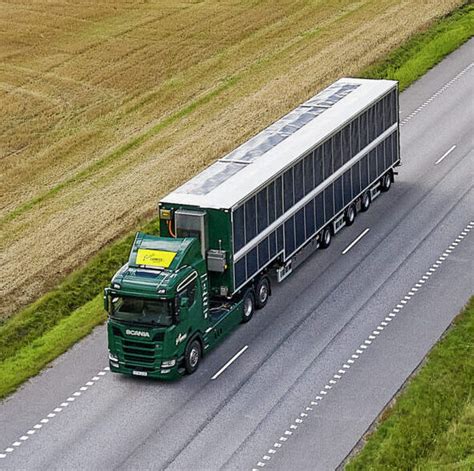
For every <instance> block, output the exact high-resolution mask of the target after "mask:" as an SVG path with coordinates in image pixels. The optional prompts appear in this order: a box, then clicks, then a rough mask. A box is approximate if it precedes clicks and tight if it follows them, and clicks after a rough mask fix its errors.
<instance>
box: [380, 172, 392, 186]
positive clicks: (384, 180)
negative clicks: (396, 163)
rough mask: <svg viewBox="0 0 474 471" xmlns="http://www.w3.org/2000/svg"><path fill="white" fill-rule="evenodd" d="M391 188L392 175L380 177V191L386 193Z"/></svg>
mask: <svg viewBox="0 0 474 471" xmlns="http://www.w3.org/2000/svg"><path fill="white" fill-rule="evenodd" d="M391 186H392V173H391V172H388V173H386V174H385V175H384V176H383V177H382V182H381V184H380V189H381V190H382V191H388V190H390V187H391Z"/></svg>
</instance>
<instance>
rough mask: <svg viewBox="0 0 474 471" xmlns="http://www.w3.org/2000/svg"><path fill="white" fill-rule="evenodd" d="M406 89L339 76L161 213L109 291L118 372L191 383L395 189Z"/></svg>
mask: <svg viewBox="0 0 474 471" xmlns="http://www.w3.org/2000/svg"><path fill="white" fill-rule="evenodd" d="M398 109H399V106H398V84H397V82H395V81H390V80H368V79H354V78H342V79H340V80H338V81H336V82H335V83H333V84H332V85H330V86H329V87H327V88H326V89H324V90H323V91H321V92H320V93H318V94H317V95H315V96H314V97H312V98H310V99H309V100H307V101H306V102H304V103H303V104H301V105H300V106H298V107H297V108H296V109H294V110H293V111H291V112H290V113H288V114H287V115H285V116H283V117H282V118H281V119H279V120H278V121H276V122H275V123H273V124H272V125H270V126H269V127H267V128H266V129H264V130H263V131H261V132H260V133H259V134H257V135H256V136H254V137H252V138H251V139H250V140H248V141H247V142H245V143H244V144H242V145H241V146H239V147H237V148H236V149H235V150H233V151H232V152H230V153H229V154H227V155H225V156H224V157H222V158H220V159H219V160H217V161H216V162H215V163H213V164H212V165H210V166H209V167H208V168H206V169H205V170H204V171H202V172H201V173H199V174H198V175H197V176H195V177H194V178H192V179H191V180H189V181H187V182H186V183H184V184H183V185H182V186H180V187H179V188H177V189H175V190H174V191H173V192H172V193H170V194H169V195H168V196H166V197H165V198H163V199H162V200H161V201H160V202H159V204H158V215H159V221H160V235H159V236H156V235H149V234H144V233H141V232H139V233H137V234H136V237H135V240H134V242H133V245H132V248H131V251H130V256H129V260H128V262H127V263H126V264H125V265H124V266H123V267H122V268H120V270H119V271H118V272H117V273H116V274H115V275H114V277H113V278H112V280H111V283H110V286H108V287H107V288H106V289H105V294H104V306H105V309H106V310H107V311H108V322H107V330H108V347H109V363H110V370H111V371H113V372H117V373H123V374H127V375H135V376H148V377H152V378H164V379H166V378H169V379H171V378H176V377H179V376H181V375H182V374H184V373H193V372H194V371H196V369H197V368H198V366H199V364H200V361H201V359H202V357H203V356H204V355H205V354H207V353H208V352H209V351H210V350H211V349H212V348H214V347H215V346H216V345H217V344H218V343H219V342H221V341H222V339H224V338H225V337H226V335H228V334H229V333H230V332H231V331H232V330H234V329H235V328H236V327H237V326H238V325H239V324H240V323H245V322H248V321H249V320H250V319H251V318H252V316H253V314H254V312H255V311H256V310H258V309H262V308H264V307H265V305H266V304H267V302H268V299H269V296H270V295H271V293H272V284H273V283H278V282H281V281H283V280H284V279H285V278H286V277H288V276H289V275H290V274H291V272H292V270H293V268H294V262H295V260H296V258H297V256H298V254H299V253H301V251H302V250H305V249H307V248H314V249H317V248H327V247H329V245H330V243H331V239H332V237H333V236H334V235H335V234H337V233H338V232H339V231H340V230H341V229H342V228H343V227H344V226H350V225H351V224H352V223H353V222H354V219H355V218H356V216H357V214H358V213H359V212H361V211H367V210H368V209H369V206H370V204H371V202H372V201H373V200H374V199H375V198H376V197H377V196H378V195H380V194H381V193H382V192H386V191H388V190H389V189H390V187H391V185H392V182H393V180H394V176H395V174H396V172H395V168H396V167H397V166H398V165H400V143H399V111H398Z"/></svg>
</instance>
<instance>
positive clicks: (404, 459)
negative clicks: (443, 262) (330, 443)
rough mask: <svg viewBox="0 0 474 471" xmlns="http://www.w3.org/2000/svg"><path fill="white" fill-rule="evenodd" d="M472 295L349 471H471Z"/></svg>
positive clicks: (473, 426) (473, 435)
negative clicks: (437, 470) (447, 470)
mask: <svg viewBox="0 0 474 471" xmlns="http://www.w3.org/2000/svg"><path fill="white" fill-rule="evenodd" d="M473 339H474V297H472V298H471V299H470V301H469V304H468V305H467V307H466V308H465V309H464V310H463V311H462V313H461V314H460V315H459V316H458V317H457V318H456V320H455V321H454V323H453V325H452V326H451V328H450V329H449V330H448V332H447V334H446V335H445V337H444V338H443V339H442V340H441V341H440V342H438V344H436V345H435V347H434V348H433V350H432V351H431V352H430V354H429V355H428V358H427V361H426V363H425V364H424V365H423V367H422V368H421V370H420V371H419V373H418V374H417V375H416V376H415V377H414V378H413V379H412V380H411V381H410V382H409V383H408V385H407V387H406V388H405V390H404V391H403V392H402V394H401V395H400V396H399V397H398V399H397V400H396V402H395V405H394V406H393V408H392V409H390V410H388V411H386V412H385V413H384V414H383V419H382V422H381V423H380V424H379V425H378V427H377V430H376V431H375V432H374V433H373V434H372V435H371V436H370V437H369V439H368V441H367V443H366V444H365V446H364V448H363V449H362V450H361V452H360V453H359V454H358V455H357V456H356V457H355V458H354V459H353V460H352V461H350V462H349V464H348V465H347V467H346V470H347V471H357V470H367V469H370V470H382V469H383V470H391V469H393V470H395V469H397V470H409V469H410V470H411V469H423V470H424V469H426V470H428V469H433V470H434V469H459V470H464V469H466V470H467V469H469V470H471V469H474V445H473V444H474V403H473V397H472V394H473V392H474V391H473V387H474V351H473V350H474V349H473V347H474V346H473Z"/></svg>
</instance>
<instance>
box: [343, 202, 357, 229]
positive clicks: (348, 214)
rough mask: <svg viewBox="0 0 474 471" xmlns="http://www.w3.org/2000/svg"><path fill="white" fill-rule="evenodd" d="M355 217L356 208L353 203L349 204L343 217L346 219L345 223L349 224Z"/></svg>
mask: <svg viewBox="0 0 474 471" xmlns="http://www.w3.org/2000/svg"><path fill="white" fill-rule="evenodd" d="M355 218H356V208H355V205H353V204H351V205H350V206H349V207H348V208H347V209H346V214H345V216H344V219H345V221H346V225H347V226H350V225H351V224H353V223H354V221H355Z"/></svg>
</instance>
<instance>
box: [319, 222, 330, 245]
mask: <svg viewBox="0 0 474 471" xmlns="http://www.w3.org/2000/svg"><path fill="white" fill-rule="evenodd" d="M331 238H332V235H331V229H330V228H329V227H326V229H324V230H323V233H322V234H321V242H320V245H321V248H323V249H327V248H328V247H329V246H330V245H331Z"/></svg>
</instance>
